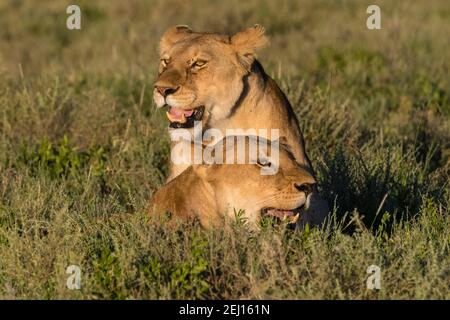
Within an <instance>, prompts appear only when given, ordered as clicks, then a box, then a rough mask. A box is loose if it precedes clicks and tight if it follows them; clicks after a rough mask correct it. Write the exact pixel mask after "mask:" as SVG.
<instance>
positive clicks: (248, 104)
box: [205, 60, 311, 167]
mask: <svg viewBox="0 0 450 320" xmlns="http://www.w3.org/2000/svg"><path fill="white" fill-rule="evenodd" d="M208 128H215V129H219V130H220V131H221V132H222V134H223V135H225V134H227V129H242V130H250V129H254V130H256V131H258V130H260V129H267V134H268V136H267V138H268V139H270V140H273V139H277V138H279V137H284V138H285V139H286V141H287V144H288V145H289V146H290V147H291V149H292V151H293V153H294V156H295V158H296V159H297V161H298V162H299V163H300V164H303V165H305V166H306V167H310V166H311V165H310V161H309V159H308V157H307V155H306V152H305V150H304V142H303V136H302V133H301V131H300V127H299V124H298V120H297V118H296V116H295V114H294V111H293V109H292V107H291V105H290V103H289V101H288V100H287V98H286V96H285V95H284V93H283V92H282V91H281V89H280V88H279V87H278V85H277V84H276V83H275V81H274V80H273V79H272V78H270V77H269V76H268V75H267V74H266V73H265V71H264V69H263V67H262V66H261V64H260V63H259V62H258V61H256V60H255V62H254V63H253V65H252V68H251V71H250V72H249V73H248V74H247V75H246V76H244V78H243V90H242V92H241V95H240V96H239V98H238V99H237V101H236V103H235V104H234V105H233V107H232V108H231V111H230V112H229V114H228V115H227V116H226V117H225V119H220V120H217V121H210V122H209V123H208V124H207V126H206V127H205V129H208ZM271 129H277V130H278V133H279V136H277V137H274V136H272V135H271ZM256 135H259V134H258V132H256Z"/></svg>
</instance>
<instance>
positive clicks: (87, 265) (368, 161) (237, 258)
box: [0, 0, 450, 299]
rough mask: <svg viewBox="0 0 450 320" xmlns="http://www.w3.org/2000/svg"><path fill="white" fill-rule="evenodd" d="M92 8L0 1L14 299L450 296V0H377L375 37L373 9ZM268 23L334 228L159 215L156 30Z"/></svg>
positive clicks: (9, 286) (134, 4)
mask: <svg viewBox="0 0 450 320" xmlns="http://www.w3.org/2000/svg"><path fill="white" fill-rule="evenodd" d="M78 3H79V4H80V6H81V9H82V30H80V31H69V30H67V29H66V28H65V19H66V17H67V15H66V14H65V9H66V7H67V5H69V4H71V3H69V2H67V3H66V2H65V1H57V2H56V1H39V4H37V3H36V1H7V0H3V1H0V298H3V299H6V298H12V299H23V298H34V299H36V298H43V299H72V298H73V299H87V298H96V299H127V298H130V299H141V298H145V299H167V298H187V299H191V298H206V299H210V298H221V299H240V298H256V299H260V298H270V299H272V298H273V299H281V298H290V299H297V298H299V299H305V298H306V299H310V298H319V299H342V298H348V299H408V298H417V299H429V298H439V299H444V298H446V299H449V298H450V285H449V284H450V216H449V207H450V186H449V180H450V179H449V177H450V104H449V95H450V83H449V79H450V78H449V71H450V48H449V44H448V41H445V39H447V38H448V34H450V25H449V24H448V20H449V17H450V7H449V6H448V3H447V1H445V0H442V1H414V2H413V3H412V2H410V1H376V3H377V4H379V5H380V7H381V12H382V30H378V31H371V30H368V29H367V28H366V26H365V21H366V17H367V14H366V8H367V6H368V4H369V3H368V4H366V3H364V1H294V0H290V1H282V2H280V3H278V2H277V3H275V2H272V1H262V0H261V1H256V0H253V1H245V2H242V1H234V0H233V1H222V2H217V3H212V2H210V1H206V0H204V1H203V0H202V1H194V2H193V3H191V4H188V2H185V1H128V2H123V1H115V2H110V1H96V2H95V3H94V2H92V1H78ZM370 4H372V2H371V3H370ZM257 22H258V23H261V24H263V25H264V26H265V27H266V29H267V31H268V34H269V36H270V39H271V45H270V47H269V48H268V49H265V50H263V51H262V52H261V53H260V55H259V59H260V61H261V62H262V64H263V66H265V68H266V70H267V72H268V73H269V74H270V75H272V76H273V77H274V78H275V79H276V80H277V82H278V83H279V84H280V86H281V87H282V89H283V90H284V92H286V94H287V95H288V98H289V99H290V101H291V102H292V104H293V106H294V109H295V111H296V113H297V116H298V118H299V120H300V124H301V127H302V130H303V131H304V135H305V139H306V142H307V150H308V153H309V155H310V158H311V159H312V162H313V164H314V166H315V169H316V171H317V174H318V179H319V182H320V189H321V191H322V193H323V195H324V196H325V197H326V199H327V200H328V202H329V204H330V206H331V207H332V208H333V216H332V219H331V220H332V221H330V223H328V224H327V225H326V226H325V227H324V228H323V229H322V230H317V229H306V230H303V231H297V232H292V231H291V230H287V229H285V228H284V227H283V226H279V227H278V226H272V225H271V224H270V223H269V224H265V225H264V227H263V228H262V230H261V231H260V232H255V231H250V230H247V228H246V227H245V226H243V225H242V223H241V222H242V221H241V219H240V218H239V217H238V218H237V221H236V222H235V223H230V224H227V225H226V226H225V228H223V229H220V230H211V231H205V230H202V229H201V228H199V226H198V225H193V226H192V225H179V226H176V227H175V228H173V229H170V228H167V227H166V226H165V225H158V224H147V223H146V217H145V213H144V211H145V207H146V204H147V202H148V200H149V199H150V197H151V195H152V193H153V192H154V191H155V190H156V189H157V188H159V187H160V186H161V185H162V184H163V183H164V181H165V177H166V176H167V170H168V169H167V168H168V166H167V164H168V160H169V153H168V152H169V146H168V141H169V138H168V136H167V134H166V129H165V127H166V121H165V119H164V115H163V112H162V111H160V110H156V108H155V107H154V105H153V103H152V93H151V91H152V90H151V89H152V81H153V80H154V76H155V75H156V64H157V59H158V57H157V44H158V40H159V37H160V35H161V34H162V32H163V31H164V30H165V29H166V28H167V27H168V26H170V25H173V24H189V25H191V26H192V27H193V28H194V29H198V30H216V31H223V32H229V33H231V32H235V31H238V30H239V29H242V28H244V27H247V26H251V25H253V24H254V23H257ZM236 209H238V208H236ZM72 264H75V265H79V266H80V267H81V269H82V279H81V285H82V288H81V290H69V289H67V287H66V280H67V277H68V275H67V274H66V273H65V270H66V268H67V266H69V265H72ZM372 264H375V265H378V266H380V268H381V272H382V280H381V290H379V291H377V290H375V291H372V290H368V289H367V288H366V279H367V277H368V274H367V273H366V270H367V267H369V266H370V265H372Z"/></svg>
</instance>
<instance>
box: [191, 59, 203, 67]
mask: <svg viewBox="0 0 450 320" xmlns="http://www.w3.org/2000/svg"><path fill="white" fill-rule="evenodd" d="M205 64H206V61H204V60H197V61H195V62H194V63H193V64H192V67H193V68H201V67H203V66H204V65H205Z"/></svg>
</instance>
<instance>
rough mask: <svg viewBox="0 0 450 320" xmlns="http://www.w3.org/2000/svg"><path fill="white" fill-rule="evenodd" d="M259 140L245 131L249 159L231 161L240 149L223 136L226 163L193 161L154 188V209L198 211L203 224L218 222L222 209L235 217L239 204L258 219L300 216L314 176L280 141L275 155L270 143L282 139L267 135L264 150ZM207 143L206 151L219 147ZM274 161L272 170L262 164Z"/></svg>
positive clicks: (183, 213)
mask: <svg viewBox="0 0 450 320" xmlns="http://www.w3.org/2000/svg"><path fill="white" fill-rule="evenodd" d="M231 138H234V137H231ZM226 139H230V137H227V138H226ZM261 140H262V138H256V137H245V140H244V141H245V150H244V154H245V156H244V157H245V159H244V161H234V162H233V163H231V161H229V159H230V158H229V157H230V156H231V157H232V159H236V160H237V159H238V157H237V154H238V153H239V152H241V151H239V150H238V149H239V148H238V147H237V144H233V145H230V144H229V143H224V140H222V142H219V144H221V145H222V146H223V148H221V149H220V150H221V151H219V152H223V155H222V157H220V159H221V160H222V163H214V162H212V163H210V164H207V163H202V164H197V165H193V166H191V167H190V168H189V169H187V170H185V171H184V172H183V173H182V174H180V175H179V176H178V177H176V178H175V179H174V180H172V181H170V182H169V183H168V184H167V185H165V186H164V187H163V188H162V189H160V190H159V191H158V192H157V193H156V194H155V196H154V198H153V200H152V205H151V209H150V211H151V212H152V210H156V211H164V212H167V211H170V212H172V213H173V214H174V215H178V216H182V217H193V216H196V217H198V218H199V219H200V222H201V223H202V225H204V226H208V225H210V224H215V223H216V222H218V221H220V220H221V219H220V217H221V216H223V215H224V214H228V215H230V217H233V216H234V211H235V210H244V212H245V218H246V219H248V221H249V222H257V221H259V220H260V219H261V217H265V216H270V217H274V218H277V219H280V220H287V221H288V222H289V223H295V222H297V220H298V218H299V216H300V215H302V210H303V209H305V208H306V207H307V206H308V199H309V196H310V194H311V192H312V191H313V190H314V187H315V184H316V181H315V179H314V178H313V176H312V175H311V174H310V173H309V172H308V171H307V170H305V168H303V167H302V166H301V165H299V164H298V163H297V162H296V161H295V159H294V157H293V155H292V153H291V151H290V150H289V148H288V147H287V146H286V145H284V144H281V143H280V144H279V148H278V150H279V151H278V153H277V157H276V159H275V158H274V156H273V154H271V153H268V152H266V151H267V150H272V148H271V145H270V144H271V143H278V142H270V141H267V140H264V142H265V143H266V145H267V147H264V152H260V150H261V144H260V141H261ZM228 141H229V140H228ZM209 148H211V147H210V146H208V147H207V148H205V151H206V153H208V154H211V153H214V151H215V152H217V150H219V149H218V148H217V146H215V147H214V151H213V152H211V150H208V149H209ZM249 150H257V152H254V153H253V152H250V151H249ZM230 151H231V152H230ZM215 159H217V157H215ZM239 162H241V163H239ZM275 162H277V163H275ZM227 163H229V164H227ZM271 166H277V170H275V171H273V172H274V174H262V169H264V168H270V167H271ZM153 213H154V212H153Z"/></svg>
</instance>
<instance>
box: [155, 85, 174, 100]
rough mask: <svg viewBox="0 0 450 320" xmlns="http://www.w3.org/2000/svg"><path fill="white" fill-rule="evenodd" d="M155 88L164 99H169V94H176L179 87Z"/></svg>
mask: <svg viewBox="0 0 450 320" xmlns="http://www.w3.org/2000/svg"><path fill="white" fill-rule="evenodd" d="M155 88H156V90H157V91H158V92H159V93H160V94H161V95H162V96H163V97H167V96H168V95H169V94H172V93H174V92H176V91H177V90H178V88H179V86H178V87H163V86H155Z"/></svg>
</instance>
